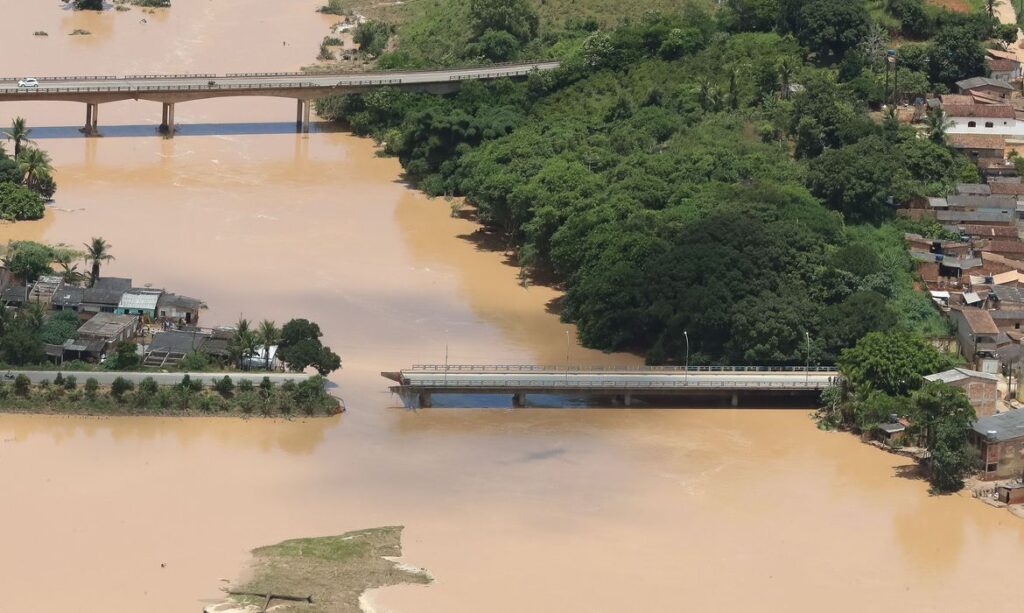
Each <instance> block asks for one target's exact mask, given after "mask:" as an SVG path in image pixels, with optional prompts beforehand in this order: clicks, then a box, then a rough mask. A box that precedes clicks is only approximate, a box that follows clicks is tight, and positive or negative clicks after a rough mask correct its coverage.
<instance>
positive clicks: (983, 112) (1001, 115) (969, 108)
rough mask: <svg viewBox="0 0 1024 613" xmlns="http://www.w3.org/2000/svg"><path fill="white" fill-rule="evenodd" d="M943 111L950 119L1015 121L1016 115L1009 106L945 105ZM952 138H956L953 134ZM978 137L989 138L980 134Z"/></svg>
mask: <svg viewBox="0 0 1024 613" xmlns="http://www.w3.org/2000/svg"><path fill="white" fill-rule="evenodd" d="M942 110H943V111H945V112H946V115H948V116H950V117H982V118H992V119H1013V118H1015V117H1016V113H1015V111H1014V110H1013V107H1012V106H1010V105H1009V104H943V105H942ZM950 136H956V135H955V134H951V135H950ZM978 136H988V135H987V134H979V135H978Z"/></svg>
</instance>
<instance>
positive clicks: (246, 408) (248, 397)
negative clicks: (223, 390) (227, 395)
mask: <svg viewBox="0 0 1024 613" xmlns="http://www.w3.org/2000/svg"><path fill="white" fill-rule="evenodd" d="M238 388H239V389H241V388H242V385H241V383H240V384H239V385H238ZM235 402H236V403H237V404H238V406H239V408H241V409H242V412H243V413H252V410H253V409H255V408H256V407H257V406H258V405H259V404H260V399H259V397H258V396H257V395H256V393H255V392H253V391H252V390H249V391H244V392H239V394H238V396H236V397H235Z"/></svg>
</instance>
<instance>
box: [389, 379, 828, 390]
mask: <svg viewBox="0 0 1024 613" xmlns="http://www.w3.org/2000/svg"><path fill="white" fill-rule="evenodd" d="M827 386H828V384H827V383H824V382H819V381H806V382H805V381H773V382H767V381H721V382H719V381H699V380H695V381H562V380H547V379H537V380H530V379H525V380H524V379H505V380H499V381H480V380H478V379H469V380H462V379H452V378H448V379H428V380H425V381H416V382H415V383H413V384H409V385H400V386H395V388H396V389H403V388H416V389H424V388H430V389H448V388H470V389H474V388H475V389H501V390H506V389H534V390H547V389H572V390H605V389H630V390H657V389H755V388H756V389H805V390H806V389H815V390H816V389H824V388H825V387H827Z"/></svg>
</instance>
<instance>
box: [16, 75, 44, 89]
mask: <svg viewBox="0 0 1024 613" xmlns="http://www.w3.org/2000/svg"><path fill="white" fill-rule="evenodd" d="M18 87H39V80H38V79H36V78H35V77H25V78H24V79H18Z"/></svg>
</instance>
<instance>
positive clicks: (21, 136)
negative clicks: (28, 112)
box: [4, 117, 32, 157]
mask: <svg viewBox="0 0 1024 613" xmlns="http://www.w3.org/2000/svg"><path fill="white" fill-rule="evenodd" d="M30 132H32V128H29V127H28V126H27V125H26V124H25V118H24V117H15V118H14V120H13V121H11V129H10V130H8V131H7V132H4V134H5V135H6V136H7V138H9V139H11V140H13V141H14V157H18V155H19V154H21V143H22V142H23V141H24V142H26V143H27V142H30V141H29V139H28V135H29V133H30Z"/></svg>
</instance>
